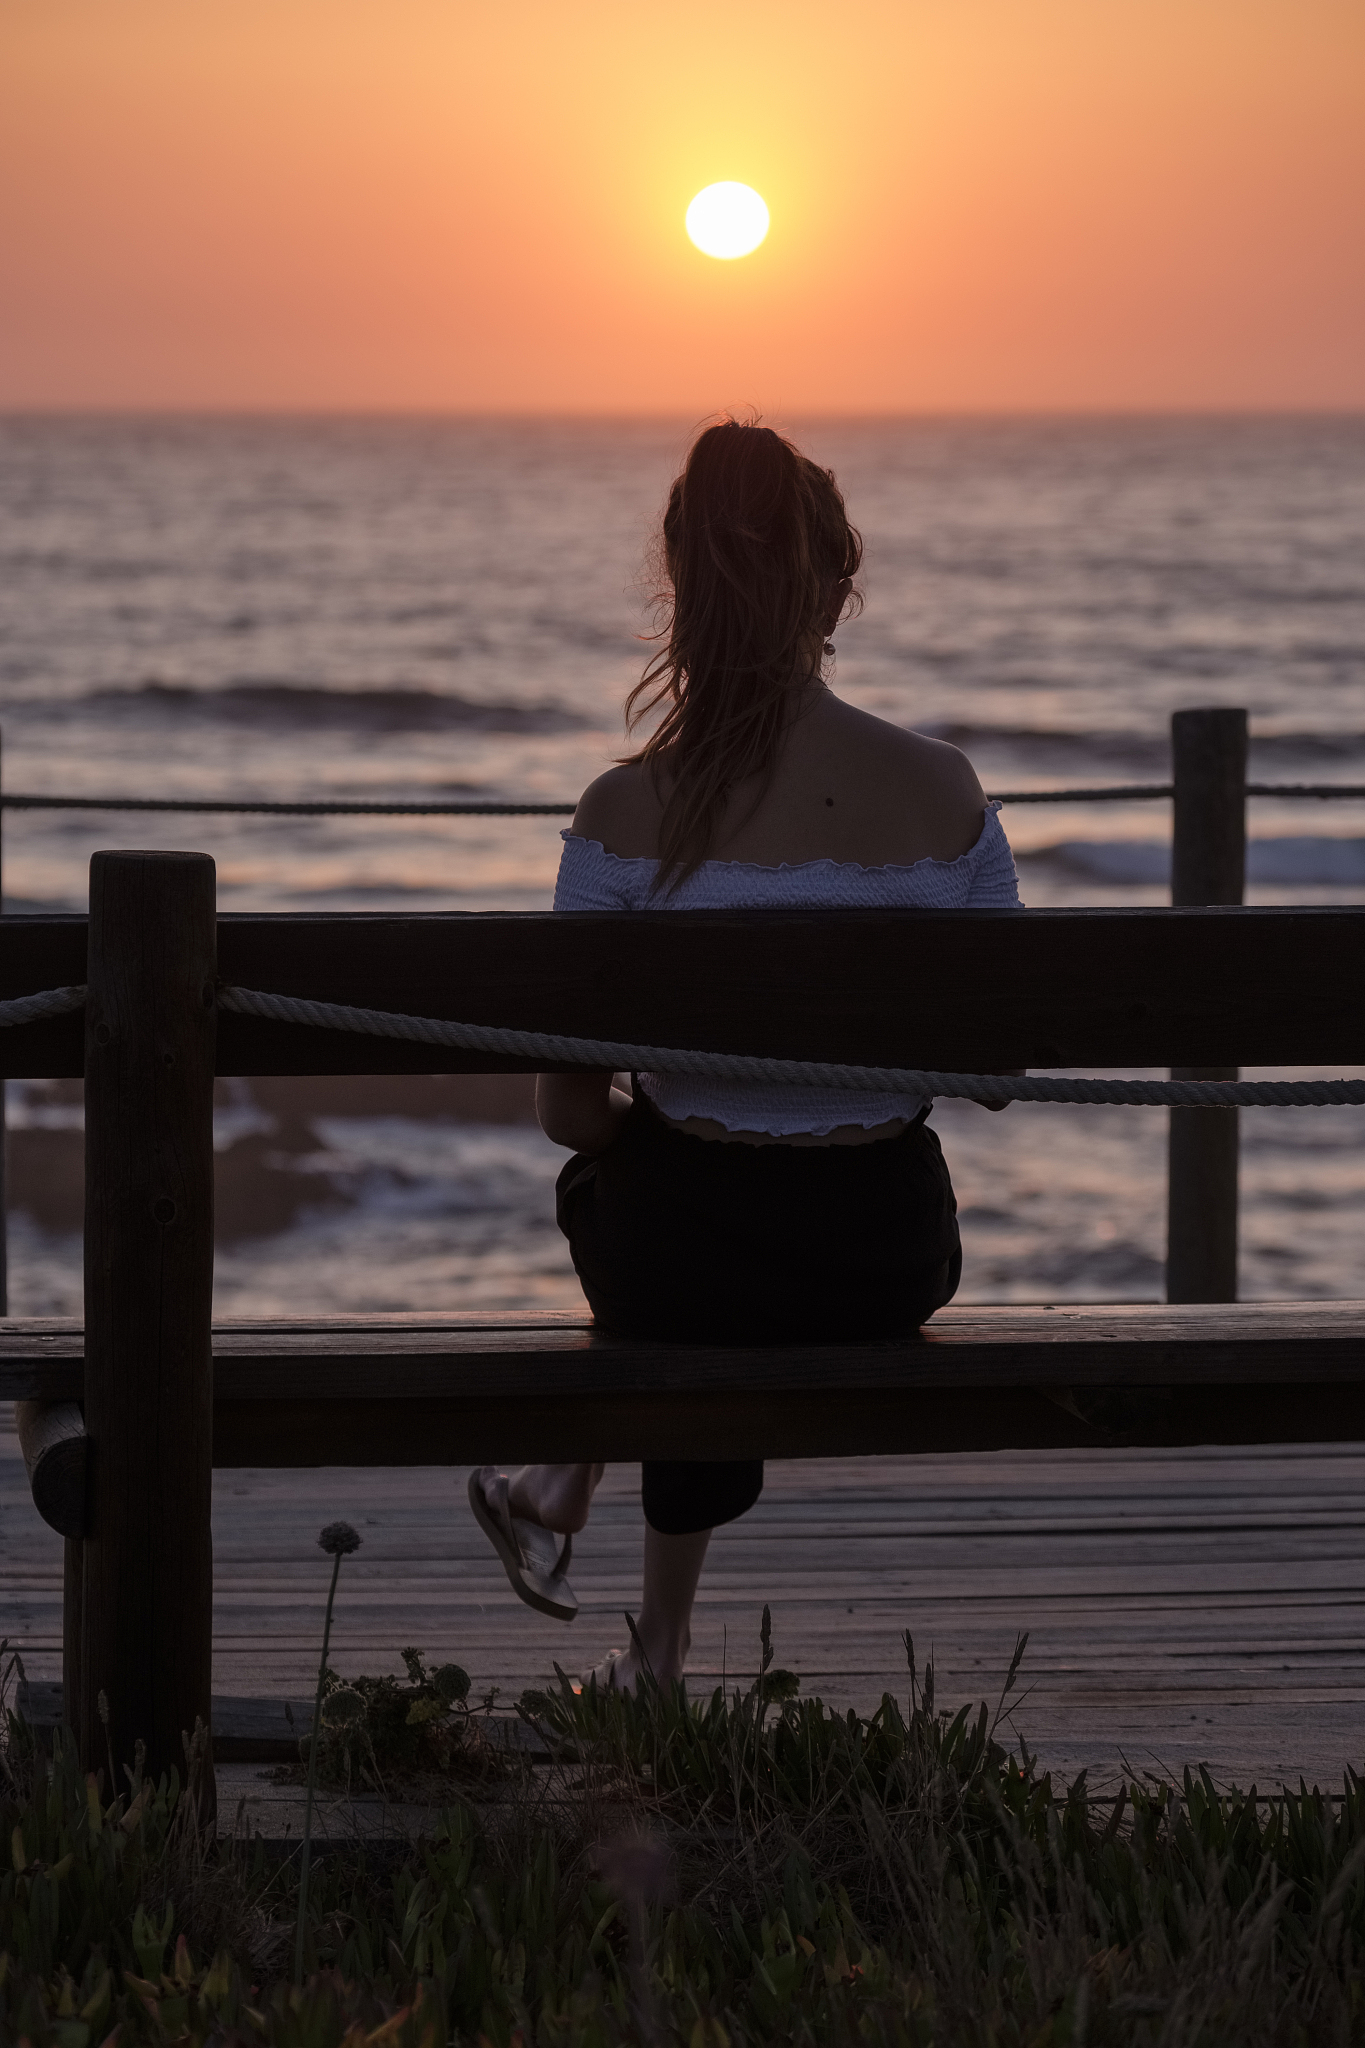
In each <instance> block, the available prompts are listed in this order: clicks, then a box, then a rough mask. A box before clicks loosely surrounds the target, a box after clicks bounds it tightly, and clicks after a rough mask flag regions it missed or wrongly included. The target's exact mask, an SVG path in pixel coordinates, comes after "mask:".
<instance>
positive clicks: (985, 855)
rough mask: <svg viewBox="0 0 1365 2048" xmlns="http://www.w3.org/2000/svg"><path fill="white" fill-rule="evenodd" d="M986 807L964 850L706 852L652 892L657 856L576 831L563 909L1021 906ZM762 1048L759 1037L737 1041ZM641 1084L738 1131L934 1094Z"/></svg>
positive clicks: (680, 1112) (853, 1115) (876, 1115)
mask: <svg viewBox="0 0 1365 2048" xmlns="http://www.w3.org/2000/svg"><path fill="white" fill-rule="evenodd" d="M998 811H999V806H998V805H997V804H991V805H989V806H988V807H987V810H986V818H985V823H984V824H983V825H982V827H981V837H980V838H979V839H978V840H977V842H976V844H975V846H973V847H972V849H971V850H970V852H968V853H964V854H963V855H961V857H960V858H959V859H957V860H917V861H915V862H914V863H913V864H912V865H911V866H909V867H880V868H865V867H861V866H859V864H858V862H857V861H846V860H806V861H799V862H797V863H796V864H795V865H794V866H788V865H787V864H786V863H785V862H784V863H783V864H782V866H780V867H760V866H759V865H758V864H757V862H754V861H745V860H707V861H703V862H702V864H701V866H700V867H699V868H697V869H695V870H694V871H693V873H692V874H690V875H689V876H688V877H687V879H686V881H685V882H682V883H680V884H679V886H678V887H677V888H675V889H672V890H670V891H669V892H668V893H667V894H666V895H664V896H659V897H651V895H650V893H649V892H650V885H651V883H652V882H653V880H654V874H655V869H656V867H657V865H658V863H657V862H656V861H653V860H644V859H625V858H623V857H622V856H621V855H620V854H615V853H608V852H607V850H606V848H605V847H604V846H602V845H600V844H599V843H598V841H597V840H595V839H582V838H579V837H578V836H577V835H576V834H575V833H572V832H565V833H563V834H562V835H561V836H562V838H563V841H564V852H563V854H562V856H561V857H560V863H559V879H558V880H557V882H556V883H555V902H554V907H555V909H556V910H1018V909H1019V908H1020V907H1021V906H1020V902H1019V877H1018V875H1017V874H1016V872H1015V867H1014V857H1013V855H1012V854H1011V853H1010V846H1009V841H1008V839H1006V837H1005V829H1004V827H1003V825H1002V824H1001V823H1000V819H999V816H998ZM734 1050H735V1051H736V1052H754V1051H759V1050H761V1048H759V1047H756V1046H735V1047H734ZM640 1086H641V1088H642V1089H643V1090H644V1092H645V1094H646V1095H647V1096H648V1097H649V1099H650V1101H651V1102H653V1103H654V1105H655V1107H656V1108H657V1109H659V1110H661V1111H662V1113H663V1114H664V1115H665V1116H669V1117H675V1118H678V1119H682V1118H683V1117H689V1116H704V1117H710V1118H712V1119H713V1120H714V1121H715V1122H716V1123H719V1124H723V1125H724V1126H725V1128H726V1130H728V1131H764V1132H767V1133H768V1134H769V1135H770V1136H772V1137H791V1136H794V1135H795V1134H797V1133H800V1132H809V1133H811V1134H813V1135H819V1134H821V1133H823V1132H826V1131H832V1130H834V1129H835V1128H836V1127H837V1126H838V1125H840V1124H861V1125H862V1126H863V1128H864V1129H865V1130H867V1129H871V1128H872V1126H873V1125H874V1124H884V1123H888V1122H889V1121H890V1120H891V1119H892V1118H893V1117H905V1118H906V1119H910V1118H913V1117H916V1116H918V1114H919V1112H920V1110H921V1109H923V1108H924V1106H925V1105H924V1103H923V1101H922V1100H919V1099H917V1098H915V1097H912V1096H905V1095H860V1094H855V1093H854V1092H853V1091H851V1090H849V1089H842V1088H781V1087H771V1086H767V1085H761V1084H758V1083H754V1082H744V1081H704V1080H694V1079H692V1078H691V1077H690V1076H688V1075H683V1074H641V1076H640Z"/></svg>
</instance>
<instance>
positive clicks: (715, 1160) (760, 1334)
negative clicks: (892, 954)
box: [555, 1098, 962, 1536]
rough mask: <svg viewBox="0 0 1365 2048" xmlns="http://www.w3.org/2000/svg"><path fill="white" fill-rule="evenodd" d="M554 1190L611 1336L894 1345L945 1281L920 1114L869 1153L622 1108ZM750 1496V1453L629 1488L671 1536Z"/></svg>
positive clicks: (661, 1465) (666, 1468) (934, 1148)
mask: <svg viewBox="0 0 1365 2048" xmlns="http://www.w3.org/2000/svg"><path fill="white" fill-rule="evenodd" d="M555 1192H556V1213H557V1215H558V1219H559V1227H560V1229H561V1230H562V1231H563V1232H564V1235H565V1236H566V1237H567V1238H568V1240H569V1247H570V1250H571V1251H572V1253H573V1262H574V1267H575V1270H576V1271H577V1273H578V1277H579V1279H580V1280H581V1281H582V1283H583V1292H584V1293H585V1294H586V1296H587V1298H588V1305H589V1306H590V1308H591V1309H592V1312H593V1315H594V1316H595V1317H596V1319H597V1321H598V1322H599V1323H601V1324H602V1326H603V1328H604V1329H607V1330H611V1331H613V1332H615V1333H616V1334H618V1335H620V1336H626V1337H658V1338H663V1339H669V1338H672V1339H675V1340H687V1339H691V1340H692V1341H694V1342H701V1343H725V1342H731V1343H734V1342H743V1343H757V1344H793V1343H808V1344H809V1343H820V1342H822V1341H834V1340H836V1339H839V1338H850V1337H853V1338H857V1337H892V1336H909V1335H912V1334H913V1333H914V1332H915V1331H916V1330H917V1329H918V1328H919V1326H920V1324H921V1323H923V1322H926V1321H927V1320H928V1318H929V1317H930V1316H931V1315H932V1314H933V1312H934V1310H935V1309H936V1308H941V1307H942V1306H943V1304H944V1302H946V1301H951V1300H952V1297H953V1295H954V1294H955V1293H956V1291H957V1284H958V1280H959V1278H960V1277H961V1273H962V1246H961V1241H960V1239H959V1237H958V1229H957V1204H956V1202H955V1201H954V1199H953V1187H952V1182H951V1181H950V1180H949V1178H948V1168H947V1166H946V1164H945V1163H944V1158H943V1153H942V1151H941V1149H940V1147H939V1142H938V1138H937V1136H936V1135H935V1133H934V1132H933V1131H931V1130H930V1129H929V1128H928V1126H927V1124H925V1123H924V1122H923V1120H921V1121H920V1122H919V1123H917V1124H915V1125H913V1126H912V1127H911V1128H910V1129H909V1130H907V1131H905V1132H904V1133H903V1134H902V1135H901V1136H900V1137H898V1138H885V1139H880V1140H879V1141H878V1142H877V1143H875V1144H871V1145H744V1144H730V1145H726V1144H717V1143H714V1142H712V1141H710V1140H708V1139H705V1138H694V1137H691V1136H689V1135H687V1134H686V1133H685V1132H682V1131H677V1130H674V1129H673V1128H672V1127H671V1126H670V1125H668V1124H666V1123H665V1122H664V1121H663V1119H662V1117H659V1116H657V1115H656V1114H655V1113H654V1111H653V1110H652V1109H651V1108H649V1106H648V1105H647V1104H646V1103H645V1102H643V1101H642V1100H640V1099H638V1098H637V1100H636V1102H635V1104H634V1106H633V1107H632V1108H631V1110H630V1113H629V1115H628V1116H627V1117H626V1120H625V1123H624V1125H623V1127H622V1130H621V1133H620V1135H619V1137H618V1138H617V1139H616V1140H615V1142H614V1143H613V1144H612V1145H611V1146H610V1147H609V1148H608V1149H607V1151H605V1152H603V1153H601V1154H600V1155H599V1156H598V1157H597V1158H595V1159H590V1158H587V1157H585V1156H584V1155H582V1154H578V1155H576V1156H575V1157H574V1158H572V1159H571V1160H570V1161H569V1163H568V1165H567V1166H566V1167H565V1168H564V1170H563V1172H562V1173H561V1174H560V1176H559V1181H558V1184H557V1187H556V1190H555ZM762 1488H763V1466H762V1463H761V1461H758V1460H735V1459H731V1460H726V1461H724V1462H717V1463H709V1462H703V1461H701V1460H681V1461H676V1462H663V1461H658V1460H650V1461H648V1462H647V1463H646V1464H645V1466H644V1468H643V1477H642V1487H641V1491H642V1496H643V1501H644V1510H645V1519H646V1520H647V1521H648V1522H649V1524H650V1526H651V1527H652V1528H654V1529H658V1530H660V1531H661V1532H662V1533H663V1534H664V1535H669V1536H685V1535H690V1534H692V1533H693V1532H695V1531H697V1530H700V1529H713V1528H716V1527H718V1526H719V1524H720V1523H722V1522H731V1521H734V1519H735V1518H736V1516H738V1515H742V1514H743V1513H744V1512H745V1510H746V1509H748V1508H751V1507H752V1506H753V1504H754V1502H755V1501H756V1500H757V1499H758V1496H759V1494H760V1492H761V1491H762Z"/></svg>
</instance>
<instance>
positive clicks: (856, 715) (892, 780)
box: [822, 698, 986, 854]
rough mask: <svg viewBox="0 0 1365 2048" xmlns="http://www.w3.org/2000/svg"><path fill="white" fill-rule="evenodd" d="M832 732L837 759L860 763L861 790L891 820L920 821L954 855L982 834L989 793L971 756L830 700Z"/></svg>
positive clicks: (937, 843) (924, 831) (923, 831)
mask: <svg viewBox="0 0 1365 2048" xmlns="http://www.w3.org/2000/svg"><path fill="white" fill-rule="evenodd" d="M829 712H830V714H831V715H830V718H829V730H828V731H827V733H825V734H824V735H822V737H823V738H824V739H825V740H826V741H827V743H828V744H829V746H830V749H831V752H832V753H833V754H834V755H842V756H843V757H844V759H845V760H846V761H847V762H848V763H849V765H850V767H852V766H854V764H855V763H856V772H857V777H858V783H859V786H860V788H861V789H862V790H863V792H864V793H865V801H866V803H867V804H868V805H869V806H870V807H872V808H884V809H885V812H886V815H887V816H888V818H893V817H894V818H903V819H906V820H907V829H908V828H909V827H908V820H909V817H910V816H911V815H913V818H914V820H915V827H914V829H915V830H916V831H917V832H919V833H921V834H923V835H924V836H925V838H926V839H927V840H932V841H933V842H934V846H933V850H934V851H935V852H937V851H938V850H939V847H940V846H942V847H943V848H944V849H951V850H952V853H954V854H955V853H962V852H966V851H967V849H968V848H969V847H971V846H972V845H974V844H975V842H976V840H977V838H978V837H979V835H980V832H981V821H982V815H983V812H984V810H985V805H986V795H985V791H984V790H983V789H982V787H981V783H980V781H979V780H978V778H977V773H976V770H975V769H974V768H973V766H972V764H971V762H970V761H969V760H968V759H967V756H966V755H965V754H964V753H963V752H962V750H961V749H960V748H959V747H954V746H950V745H949V744H948V742H947V741H946V740H936V739H931V738H929V736H928V735H927V734H925V733H921V732H910V731H907V729H906V728H905V727H904V726H900V725H892V724H891V723H890V722H889V721H888V720H887V719H884V718H875V717H873V715H872V714H871V712H867V711H860V710H858V709H857V708H856V707H855V706H854V705H852V704H846V703H844V702H843V701H842V700H841V699H837V698H832V699H831V700H829Z"/></svg>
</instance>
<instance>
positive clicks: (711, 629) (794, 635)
mask: <svg viewBox="0 0 1365 2048" xmlns="http://www.w3.org/2000/svg"><path fill="white" fill-rule="evenodd" d="M663 555H664V569H665V572H666V575H665V583H664V588H663V589H662V590H661V592H660V603H661V604H662V605H663V607H664V609H665V623H664V625H663V628H662V630H661V631H660V634H659V638H660V639H662V640H663V641H664V643H665V644H664V645H663V647H662V648H661V649H660V651H659V653H658V654H657V655H656V656H655V658H654V660H653V661H651V662H650V664H649V666H648V668H647V669H646V670H645V672H644V674H643V676H642V677H641V678H640V680H639V682H638V683H637V684H636V685H635V688H634V689H633V690H632V691H631V693H630V695H629V697H627V699H626V722H627V726H628V727H631V728H633V727H634V726H635V725H636V724H638V722H639V721H640V719H641V718H643V717H644V716H645V715H646V714H647V713H648V712H650V711H652V710H655V709H657V708H658V707H659V706H660V705H664V706H666V707H667V708H666V710H665V712H664V715H663V717H662V718H661V719H660V721H659V724H658V726H657V727H656V729H655V731H654V732H653V733H652V734H651V735H650V738H649V739H648V740H647V741H646V743H645V745H644V746H643V747H641V748H640V750H639V752H638V753H636V754H632V755H631V756H629V760H630V761H631V763H632V764H633V763H644V764H647V765H648V766H650V767H651V768H654V769H659V770H663V771H664V773H665V775H666V778H667V780H668V783H669V789H668V794H667V797H666V799H665V803H664V812H663V820H662V824H661V827H660V833H659V867H658V873H657V875H656V878H655V883H654V887H655V889H656V890H658V889H661V888H664V887H676V885H677V884H678V883H679V882H681V881H684V880H685V879H686V877H687V876H688V875H690V874H691V873H692V872H693V870H694V869H696V868H698V867H699V866H700V865H701V863H702V862H703V861H704V860H705V859H706V856H707V853H708V852H709V850H710V847H711V844H712V841H713V839H714V837H715V832H716V827H717V825H718V824H719V822H720V818H721V815H722V813H723V811H724V809H725V805H726V802H727V800H728V798H729V796H730V793H731V791H732V790H734V789H735V788H736V786H737V785H739V784H740V783H743V782H745V781H748V780H750V779H751V778H755V777H756V778H757V780H758V794H759V799H760V800H761V798H762V795H763V793H764V791H765V790H766V788H767V786H768V783H769V781H770V780H771V777H772V773H773V769H774V767H775V766H776V763H777V757H778V752H779V750H780V748H781V744H782V740H783V737H784V735H785V733H786V730H787V727H788V724H789V722H790V720H791V718H792V716H793V715H794V713H795V711H796V710H797V709H798V707H799V704H800V700H801V695H802V692H803V690H804V688H805V686H806V685H808V684H809V683H811V682H813V681H815V680H816V678H817V677H818V676H819V674H820V665H821V660H822V657H823V654H824V653H825V651H826V643H825V635H826V633H827V632H828V631H829V630H830V629H831V627H832V625H833V623H834V620H833V616H832V609H831V608H832V606H833V605H834V603H835V594H836V591H837V589H838V586H839V585H840V584H841V583H843V582H845V581H846V580H847V581H851V579H852V578H853V577H854V576H856V575H857V573H858V570H859V568H860V566H861V564H862V558H863V544H862V540H861V538H860V536H859V534H858V532H857V530H856V528H854V527H852V526H850V524H849V522H848V515H847V513H846V512H845V510H844V501H843V498H842V496H841V495H840V492H839V487H838V485H837V484H836V483H835V481H834V477H833V475H832V473H831V472H830V471H829V470H827V469H820V468H819V467H817V465H816V464H815V463H813V462H811V461H809V460H808V459H807V458H806V457H805V456H804V455H802V454H801V453H800V451H799V450H798V449H796V448H794V447H793V446H792V444H791V442H790V441H787V440H784V439H783V437H782V436H781V435H780V434H775V433H774V432H773V430H772V428H771V427H762V426H759V425H758V424H757V423H754V424H752V425H751V424H748V423H745V422H741V421H738V420H723V421H721V422H720V423H719V424H718V425H716V426H712V427H707V428H706V430H705V431H704V432H703V433H702V434H700V435H699V436H698V438H697V440H696V441H695V442H694V444H693V447H692V450H691V453H690V454H689V455H688V458H687V461H686V463H685V464H684V466H683V471H682V474H681V476H679V477H678V478H677V479H676V481H675V482H674V484H673V487H672V489H671V490H670V492H669V494H668V506H667V509H666V510H665V512H664V522H663ZM847 602H848V604H849V606H850V608H851V609H857V608H858V607H859V606H860V605H861V602H862V600H861V598H860V597H859V596H858V595H857V593H856V592H850V593H849V595H848V600H847ZM830 651H832V650H830Z"/></svg>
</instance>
